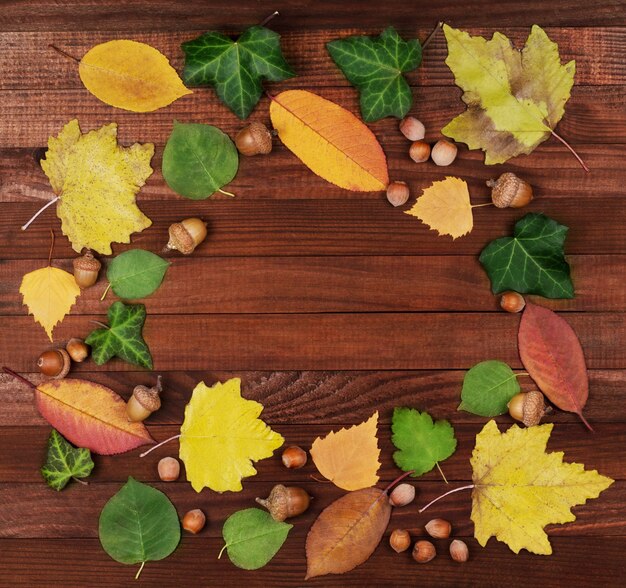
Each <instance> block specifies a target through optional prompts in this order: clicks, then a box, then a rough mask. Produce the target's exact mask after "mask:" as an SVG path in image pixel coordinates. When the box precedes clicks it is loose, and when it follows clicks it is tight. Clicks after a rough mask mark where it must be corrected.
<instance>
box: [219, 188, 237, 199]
mask: <svg viewBox="0 0 626 588" xmlns="http://www.w3.org/2000/svg"><path fill="white" fill-rule="evenodd" d="M217 191H218V192H220V194H224V195H225V196H231V197H232V198H234V197H235V195H234V194H233V193H232V192H227V191H226V190H222V189H221V188H218V189H217Z"/></svg>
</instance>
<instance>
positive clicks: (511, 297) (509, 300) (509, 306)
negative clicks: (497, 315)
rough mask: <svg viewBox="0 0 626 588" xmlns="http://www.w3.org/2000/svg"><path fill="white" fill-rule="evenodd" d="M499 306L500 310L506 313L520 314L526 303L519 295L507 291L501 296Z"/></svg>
mask: <svg viewBox="0 0 626 588" xmlns="http://www.w3.org/2000/svg"><path fill="white" fill-rule="evenodd" d="M500 306H501V307H502V310H506V311H507V312H521V311H522V310H523V308H524V306H526V301H525V300H524V297H523V296H522V295H521V294H518V293H517V292H513V291H509V292H505V293H504V294H502V298H500Z"/></svg>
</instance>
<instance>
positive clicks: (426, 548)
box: [413, 540, 437, 563]
mask: <svg viewBox="0 0 626 588" xmlns="http://www.w3.org/2000/svg"><path fill="white" fill-rule="evenodd" d="M436 555H437V551H436V550H435V546H434V545H433V544H432V543H431V542H430V541H426V540H421V541H418V542H417V543H415V545H414V546H413V559H414V560H415V561H416V562H417V563H427V562H429V561H431V560H432V559H434V558H435V556H436Z"/></svg>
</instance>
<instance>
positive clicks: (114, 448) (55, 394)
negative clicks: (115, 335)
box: [35, 378, 154, 455]
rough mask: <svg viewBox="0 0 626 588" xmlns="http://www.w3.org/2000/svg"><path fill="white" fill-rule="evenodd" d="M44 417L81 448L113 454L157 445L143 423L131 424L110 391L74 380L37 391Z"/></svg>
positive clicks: (42, 386) (120, 400)
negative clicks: (152, 444)
mask: <svg viewBox="0 0 626 588" xmlns="http://www.w3.org/2000/svg"><path fill="white" fill-rule="evenodd" d="M35 402H36V404H37V408H38V409H39V412H40V413H41V415H42V416H43V417H44V418H45V419H46V420H47V421H48V422H49V423H50V424H51V425H52V426H53V427H54V428H55V429H57V430H58V431H59V433H61V435H63V436H64V437H65V438H66V439H67V440H68V441H71V442H72V443H73V444H74V445H76V446H78V447H86V448H87V449H90V450H91V451H93V452H94V453H99V454H101V455H112V454H115V453H123V452H125V451H130V450H131V449H135V448H136V447H139V446H140V445H146V444H148V443H154V439H152V437H151V436H150V433H148V430H147V429H146V427H145V426H144V425H143V423H131V422H129V420H128V416H127V415H126V403H125V402H124V399H123V398H122V397H121V396H119V395H118V394H116V393H115V392H113V390H111V389H110V388H107V387H106V386H102V385H101V384H96V383H95V382H89V381H87V380H79V379H73V378H65V379H63V380H50V381H48V382H43V383H42V384H39V385H38V386H37V387H36V388H35Z"/></svg>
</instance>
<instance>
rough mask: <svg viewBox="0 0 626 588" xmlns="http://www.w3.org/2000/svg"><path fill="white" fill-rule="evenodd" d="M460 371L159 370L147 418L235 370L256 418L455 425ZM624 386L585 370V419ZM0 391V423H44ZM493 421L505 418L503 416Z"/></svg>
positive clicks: (102, 377) (620, 412)
mask: <svg viewBox="0 0 626 588" xmlns="http://www.w3.org/2000/svg"><path fill="white" fill-rule="evenodd" d="M31 369H32V368H31ZM24 375H25V376H26V377H27V378H28V379H29V380H30V381H32V382H35V383H39V382H41V381H42V380H43V379H44V378H43V376H41V375H40V374H38V373H37V374H36V373H25V374H24ZM72 375H74V372H72ZM76 375H78V374H76ZM79 375H80V377H81V378H85V379H87V380H91V381H94V382H98V383H100V384H103V385H104V386H108V387H109V388H111V389H113V390H115V391H116V392H117V393H119V394H120V395H121V396H122V397H124V398H125V399H128V397H129V396H130V394H131V391H132V389H133V388H134V387H135V386H136V385H138V384H143V385H151V384H152V383H153V382H154V376H153V375H151V374H148V373H146V372H141V371H137V372H124V373H119V372H97V373H94V372H89V371H87V372H81V373H80V374H79ZM464 376H465V371H464V370H456V371H453V370H439V371H399V370H396V371H355V372H347V371H326V372H318V371H305V372H270V371H263V372H224V371H214V370H204V371H198V372H192V371H189V372H179V371H176V372H167V373H165V374H163V382H164V386H165V392H164V393H163V406H162V407H161V409H160V410H159V411H158V412H156V413H155V414H154V415H152V416H151V417H150V420H149V421H148V424H150V425H180V423H181V418H182V415H183V414H184V410H185V405H186V404H187V402H189V399H190V398H191V391H192V390H193V388H194V387H195V386H196V384H197V383H198V382H201V381H204V382H205V383H206V384H207V385H212V384H214V383H215V382H218V381H222V382H223V381H225V380H228V379H229V378H235V377H237V378H241V382H242V384H241V386H242V388H241V389H242V394H243V396H244V397H245V398H249V399H251V400H256V401H257V402H260V403H262V404H263V406H264V409H263V419H264V420H266V421H267V422H269V423H272V424H273V425H283V424H299V425H307V424H309V425H315V424H320V423H325V424H329V425H345V424H349V423H350V424H354V423H356V422H359V421H362V420H365V419H367V418H369V417H370V416H371V415H372V414H373V413H374V411H376V410H378V411H379V414H380V420H379V422H380V423H383V424H385V425H388V424H389V423H390V422H391V414H392V412H393V409H394V407H396V406H414V407H417V408H419V409H420V410H428V411H430V412H431V413H432V414H433V415H435V417H436V418H439V419H441V418H445V419H448V420H450V421H451V422H453V423H454V424H455V425H457V424H459V423H472V424H474V425H476V426H480V425H481V424H482V423H484V422H485V419H484V418H482V417H478V416H474V415H471V414H469V413H467V412H464V411H457V407H458V405H459V398H460V393H461V387H462V384H463V378H464ZM519 382H520V386H521V387H522V389H523V390H530V389H531V388H532V387H533V383H532V381H531V380H530V379H528V378H524V377H521V376H520V380H519ZM625 385H626V371H624V370H590V371H589V400H588V402H587V405H586V406H585V415H586V417H587V420H589V421H590V422H592V423H594V424H595V423H606V422H609V423H610V422H624V421H626V403H624V399H623V390H624V387H625ZM0 397H1V398H2V403H3V406H4V407H5V410H3V411H0V427H27V426H30V425H46V421H45V420H44V419H43V418H42V417H41V416H40V415H39V413H38V412H37V409H36V408H35V405H34V403H33V395H32V391H31V389H30V388H29V387H28V386H26V385H25V384H22V383H20V382H19V381H16V380H15V379H14V378H13V377H12V376H9V375H8V374H4V373H0ZM498 421H499V422H501V423H510V422H511V421H510V420H509V418H508V417H507V416H504V417H501V418H498ZM546 422H555V423H570V424H571V423H578V417H576V416H575V415H573V414H571V413H565V412H562V411H560V410H555V411H554V412H553V413H552V414H550V416H549V417H546ZM585 439H587V440H588V438H587V437H585Z"/></svg>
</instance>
